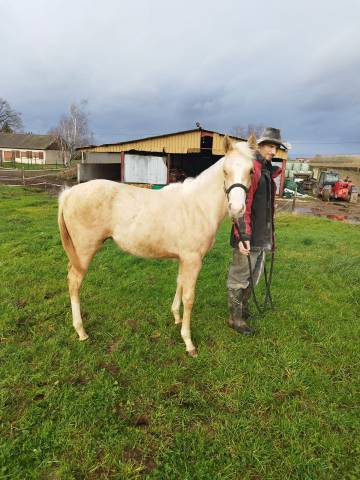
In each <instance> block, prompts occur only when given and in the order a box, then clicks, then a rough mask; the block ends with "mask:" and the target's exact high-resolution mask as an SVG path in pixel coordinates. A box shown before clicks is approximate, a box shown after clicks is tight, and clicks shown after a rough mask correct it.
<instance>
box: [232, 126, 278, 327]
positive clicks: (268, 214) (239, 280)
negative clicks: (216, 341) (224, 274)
mask: <svg viewBox="0 0 360 480" xmlns="http://www.w3.org/2000/svg"><path fill="white" fill-rule="evenodd" d="M279 147H282V148H284V149H285V150H286V146H285V144H284V143H283V141H282V140H281V134H280V130H279V129H277V128H271V127H269V128H265V129H264V131H263V132H262V134H261V137H260V138H259V140H258V141H257V148H256V151H255V157H254V168H253V175H252V179H251V185H250V187H249V191H248V195H247V199H246V209H245V214H244V217H243V218H242V219H240V220H239V222H237V225H235V224H234V225H233V227H232V229H231V236H230V244H231V246H232V247H233V257H232V262H231V265H230V268H229V274H228V279H227V290H228V306H229V313H230V315H229V326H230V327H231V328H233V329H235V330H236V331H237V332H239V333H242V334H243V335H252V334H253V333H254V330H253V328H251V327H250V326H249V325H248V323H247V321H246V320H247V318H248V316H249V311H248V301H249V298H250V295H251V286H250V272H249V263H248V258H247V257H248V256H250V261H251V268H252V275H253V283H254V286H255V285H257V283H258V282H259V280H260V278H261V275H262V274H263V271H264V264H265V255H266V252H269V251H273V249H274V203H275V193H276V185H275V182H274V178H276V177H277V176H278V175H280V173H281V168H280V167H274V166H273V165H272V164H271V161H272V159H273V158H274V156H275V154H276V152H277V149H278V148H279ZM238 229H240V234H239V231H238ZM240 238H241V241H240Z"/></svg>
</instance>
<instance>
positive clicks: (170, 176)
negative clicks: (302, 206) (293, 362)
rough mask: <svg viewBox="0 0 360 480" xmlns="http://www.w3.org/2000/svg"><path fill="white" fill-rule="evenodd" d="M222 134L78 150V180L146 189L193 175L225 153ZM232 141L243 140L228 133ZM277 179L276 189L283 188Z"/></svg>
mask: <svg viewBox="0 0 360 480" xmlns="http://www.w3.org/2000/svg"><path fill="white" fill-rule="evenodd" d="M224 136H225V134H224V133H219V132H215V131H212V130H205V129H203V128H197V129H193V130H185V131H181V132H175V133H169V134H165V135H157V136H151V137H146V138H140V139H136V140H128V141H124V142H120V143H111V144H103V145H98V146H95V145H91V146H87V147H83V148H81V149H80V151H81V155H82V159H81V163H80V164H79V165H78V181H79V182H84V181H88V180H91V179H94V178H106V179H109V180H116V181H121V182H126V183H131V184H137V185H139V186H147V187H149V188H161V186H163V185H166V184H168V183H172V182H177V181H182V180H184V179H185V178H186V177H195V176H197V175H198V174H199V173H201V172H202V171H203V170H205V169H206V168H208V167H210V166H211V165H212V164H214V163H215V162H216V161H217V160H219V159H220V158H221V157H222V156H223V155H224V153H225V152H224V149H223V139H224ZM230 137H231V138H232V139H233V140H234V141H245V139H243V138H239V137H235V136H231V135H230ZM286 160H287V152H285V151H283V150H280V149H279V150H278V154H277V158H276V159H274V162H273V163H275V164H282V163H283V162H285V163H286ZM282 184H283V178H282V179H279V183H278V191H281V190H282Z"/></svg>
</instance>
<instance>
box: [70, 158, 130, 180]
mask: <svg viewBox="0 0 360 480" xmlns="http://www.w3.org/2000/svg"><path fill="white" fill-rule="evenodd" d="M77 168H78V171H77V177H78V178H77V179H78V183H82V182H88V181H89V180H95V179H97V178H103V179H106V180H115V181H120V165H119V164H115V163H108V164H106V163H99V164H96V163H78V165H77Z"/></svg>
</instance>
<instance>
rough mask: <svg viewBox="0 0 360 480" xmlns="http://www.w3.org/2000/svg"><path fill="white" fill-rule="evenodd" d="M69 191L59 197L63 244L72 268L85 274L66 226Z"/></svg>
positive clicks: (59, 221)
mask: <svg viewBox="0 0 360 480" xmlns="http://www.w3.org/2000/svg"><path fill="white" fill-rule="evenodd" d="M68 191H69V190H64V191H63V192H61V194H60V196H59V211H58V224H59V230H60V237H61V242H62V244H63V247H64V250H65V252H66V255H67V256H68V259H69V262H70V263H71V265H72V266H74V267H75V268H76V270H78V271H79V272H83V271H84V269H83V267H82V266H81V263H80V259H79V256H78V254H77V253H76V249H75V246H74V243H73V241H72V239H71V236H70V233H69V230H68V228H67V226H66V223H65V219H64V214H63V208H64V199H65V197H66V196H67V194H68Z"/></svg>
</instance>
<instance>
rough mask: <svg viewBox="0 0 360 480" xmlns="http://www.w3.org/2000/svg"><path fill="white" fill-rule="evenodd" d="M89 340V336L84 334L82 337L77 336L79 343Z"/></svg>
mask: <svg viewBox="0 0 360 480" xmlns="http://www.w3.org/2000/svg"><path fill="white" fill-rule="evenodd" d="M88 338H89V335H88V334H87V333H85V334H84V335H79V340H80V342H83V341H84V340H87V339H88Z"/></svg>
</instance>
